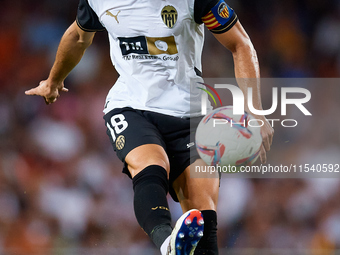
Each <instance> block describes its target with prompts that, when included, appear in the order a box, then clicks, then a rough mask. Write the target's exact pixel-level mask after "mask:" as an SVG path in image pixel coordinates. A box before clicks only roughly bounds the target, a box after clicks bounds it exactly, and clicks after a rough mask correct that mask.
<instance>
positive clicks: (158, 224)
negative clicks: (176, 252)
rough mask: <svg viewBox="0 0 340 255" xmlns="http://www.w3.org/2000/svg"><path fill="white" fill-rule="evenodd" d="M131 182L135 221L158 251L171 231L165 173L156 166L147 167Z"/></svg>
mask: <svg viewBox="0 0 340 255" xmlns="http://www.w3.org/2000/svg"><path fill="white" fill-rule="evenodd" d="M132 181H133V189H134V209H135V215H136V218H137V221H138V223H139V225H140V226H141V227H142V228H143V230H144V231H145V232H146V234H147V235H148V236H149V237H150V238H151V239H152V241H153V242H154V244H155V245H156V246H157V248H158V249H160V247H161V246H162V244H163V242H164V241H165V239H167V238H168V237H169V236H170V234H171V231H172V228H171V215H170V211H169V206H168V202H167V198H166V195H167V193H168V189H169V184H168V179H167V172H166V170H165V169H164V168H162V167H160V166H157V165H152V166H148V167H146V168H145V169H144V170H142V171H141V172H140V173H138V174H137V175H136V176H135V177H134V178H133V179H132Z"/></svg>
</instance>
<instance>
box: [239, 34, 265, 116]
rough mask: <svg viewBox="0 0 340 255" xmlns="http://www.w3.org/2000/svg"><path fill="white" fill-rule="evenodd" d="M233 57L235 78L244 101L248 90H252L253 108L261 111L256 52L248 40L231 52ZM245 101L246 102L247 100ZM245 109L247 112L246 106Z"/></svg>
mask: <svg viewBox="0 0 340 255" xmlns="http://www.w3.org/2000/svg"><path fill="white" fill-rule="evenodd" d="M233 57H234V64H235V77H236V79H237V83H238V85H239V87H240V88H241V90H242V91H243V94H244V96H245V98H246V99H247V97H248V88H249V87H251V88H252V91H253V96H252V98H253V106H254V107H255V109H258V110H261V109H262V103H261V89H260V68H259V62H258V59H257V54H256V51H255V49H254V47H253V45H252V43H251V42H250V40H249V41H248V42H245V43H243V44H241V45H238V46H237V47H236V48H235V51H234V52H233ZM245 101H246V102H247V101H248V100H245ZM245 107H246V110H247V111H248V112H249V109H248V104H246V105H245Z"/></svg>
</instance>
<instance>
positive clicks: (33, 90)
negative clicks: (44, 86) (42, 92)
mask: <svg viewBox="0 0 340 255" xmlns="http://www.w3.org/2000/svg"><path fill="white" fill-rule="evenodd" d="M25 94H26V95H28V96H33V95H39V94H38V88H33V89H30V90H26V91H25Z"/></svg>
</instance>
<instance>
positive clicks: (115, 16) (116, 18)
mask: <svg viewBox="0 0 340 255" xmlns="http://www.w3.org/2000/svg"><path fill="white" fill-rule="evenodd" d="M105 13H106V15H108V16H110V17H113V18H115V20H116V21H117V24H119V21H118V14H119V13H120V11H118V12H117V14H116V15H113V14H112V12H110V11H106V12H105Z"/></svg>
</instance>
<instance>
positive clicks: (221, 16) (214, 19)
mask: <svg viewBox="0 0 340 255" xmlns="http://www.w3.org/2000/svg"><path fill="white" fill-rule="evenodd" d="M233 14H234V10H233V9H232V8H230V7H229V6H228V5H227V4H226V3H225V1H224V0H220V1H219V2H218V3H217V4H216V5H215V6H214V7H213V8H211V10H210V11H209V12H208V14H207V15H205V16H204V17H203V18H202V21H203V23H204V24H205V25H206V27H207V28H208V29H209V30H212V29H215V28H218V27H219V26H224V25H225V24H226V23H228V22H232V21H231V18H232V17H233Z"/></svg>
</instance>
